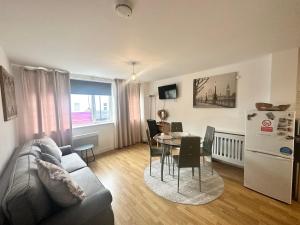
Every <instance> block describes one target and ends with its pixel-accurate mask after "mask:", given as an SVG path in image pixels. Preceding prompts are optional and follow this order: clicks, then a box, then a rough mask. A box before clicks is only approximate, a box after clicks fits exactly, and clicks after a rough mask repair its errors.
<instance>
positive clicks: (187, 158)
mask: <svg viewBox="0 0 300 225" xmlns="http://www.w3.org/2000/svg"><path fill="white" fill-rule="evenodd" d="M200 139H201V138H200V137H195V136H186V137H182V139H181V146H180V153H179V163H178V166H179V167H180V168H182V167H199V166H200Z"/></svg>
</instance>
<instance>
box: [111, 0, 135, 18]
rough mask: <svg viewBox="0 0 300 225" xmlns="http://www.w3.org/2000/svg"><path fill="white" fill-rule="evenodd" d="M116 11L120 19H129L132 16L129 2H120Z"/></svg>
mask: <svg viewBox="0 0 300 225" xmlns="http://www.w3.org/2000/svg"><path fill="white" fill-rule="evenodd" d="M115 10H116V12H117V14H118V15H119V16H120V17H123V18H129V17H131V15H132V8H131V5H130V2H129V1H119V2H118V3H117V4H116V7H115Z"/></svg>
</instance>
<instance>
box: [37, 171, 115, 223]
mask: <svg viewBox="0 0 300 225" xmlns="http://www.w3.org/2000/svg"><path fill="white" fill-rule="evenodd" d="M70 175H71V177H72V178H73V179H74V180H75V181H76V182H77V183H78V184H79V185H80V186H81V188H82V189H83V191H84V192H85V193H86V195H87V197H86V198H85V199H84V200H83V201H82V202H81V203H80V204H77V205H74V206H71V207H68V208H65V209H64V210H63V211H60V212H58V213H56V214H55V215H52V216H51V217H49V218H47V219H46V220H44V221H42V223H41V225H52V224H55V225H66V224H72V225H83V224H84V225H90V224H99V225H100V224H105V225H107V224H114V218H113V214H112V213H111V202H112V196H111V193H110V191H109V190H107V189H106V188H105V187H104V186H103V185H102V184H101V182H100V181H99V179H98V178H97V177H96V175H95V174H94V173H93V172H92V171H91V170H90V168H88V167H85V168H82V169H80V170H76V171H74V172H73V173H70ZM106 214H108V215H109V219H107V220H106V222H105V220H104V222H103V221H102V219H103V218H102V217H103V216H105V215H106ZM102 215H103V216H102Z"/></svg>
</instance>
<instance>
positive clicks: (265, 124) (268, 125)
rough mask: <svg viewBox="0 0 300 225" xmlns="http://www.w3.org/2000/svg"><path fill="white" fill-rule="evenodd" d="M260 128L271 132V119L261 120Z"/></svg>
mask: <svg viewBox="0 0 300 225" xmlns="http://www.w3.org/2000/svg"><path fill="white" fill-rule="evenodd" d="M260 130H261V131H262V132H273V127H272V121H271V120H263V121H262V122H261V128H260Z"/></svg>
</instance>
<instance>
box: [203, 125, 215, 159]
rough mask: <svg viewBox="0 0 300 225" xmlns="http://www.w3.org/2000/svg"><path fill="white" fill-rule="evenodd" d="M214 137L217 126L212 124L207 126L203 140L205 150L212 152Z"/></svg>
mask: <svg viewBox="0 0 300 225" xmlns="http://www.w3.org/2000/svg"><path fill="white" fill-rule="evenodd" d="M214 139H215V128H214V127H211V126H207V127H206V132H205V137H204V141H203V151H204V152H206V153H209V154H211V152H212V146H213V143H214Z"/></svg>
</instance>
